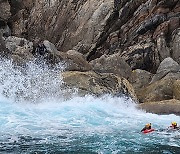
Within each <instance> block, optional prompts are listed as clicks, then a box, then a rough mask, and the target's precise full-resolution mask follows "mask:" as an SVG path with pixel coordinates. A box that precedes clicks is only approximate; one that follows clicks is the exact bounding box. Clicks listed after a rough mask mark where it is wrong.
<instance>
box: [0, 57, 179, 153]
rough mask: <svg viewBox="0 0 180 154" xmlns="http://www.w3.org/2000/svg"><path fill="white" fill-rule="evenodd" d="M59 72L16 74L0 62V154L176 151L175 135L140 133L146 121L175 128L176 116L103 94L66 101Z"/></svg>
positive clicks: (31, 68)
mask: <svg viewBox="0 0 180 154" xmlns="http://www.w3.org/2000/svg"><path fill="white" fill-rule="evenodd" d="M61 70H62V69H61V67H60V68H57V69H53V70H51V69H49V68H48V67H47V66H46V65H44V64H43V65H37V64H35V63H30V64H28V65H27V66H26V69H19V68H18V69H17V68H15V67H14V66H13V64H12V62H11V61H6V60H2V61H1V62H0V94H1V95H0V152H1V149H2V150H4V151H6V152H7V149H9V148H11V151H12V152H14V149H15V150H16V152H17V153H18V152H19V153H20V152H23V153H31V152H34V153H35V152H37V151H41V152H42V151H43V150H44V145H45V146H47V145H49V144H50V145H54V146H55V144H57V145H58V146H57V147H55V148H54V146H53V149H54V151H52V150H51V147H48V148H50V151H49V152H54V153H55V152H63V151H62V150H65V151H66V152H69V151H70V150H74V151H76V150H77V149H81V148H82V151H81V152H82V153H83V152H84V151H83V150H84V149H86V148H87V147H89V148H90V152H97V153H123V152H129V153H131V152H137V153H138V152H142V151H143V152H145V151H148V150H147V149H148V148H149V149H150V150H152V151H153V150H154V152H155V153H156V152H162V153H164V152H169V151H168V150H166V149H167V148H174V149H175V152H176V151H178V149H179V148H180V142H179V140H178V139H179V138H178V136H179V132H173V133H167V132H154V133H152V134H149V135H148V134H147V135H144V134H141V133H140V130H141V129H142V127H144V124H146V123H149V122H151V123H152V127H153V128H155V129H156V130H159V129H165V128H167V127H168V126H169V125H170V123H171V121H176V122H177V123H179V124H180V118H179V116H175V115H156V114H150V113H145V112H143V111H140V110H138V109H137V108H136V104H134V103H133V102H132V100H131V99H127V98H123V97H121V98H120V97H112V96H109V95H106V96H104V97H101V98H95V97H93V96H85V97H78V96H76V97H75V96H74V97H72V99H69V100H66V99H64V90H62V88H61V85H62V83H63V82H62V80H61V77H60V72H61ZM15 102H18V103H15ZM32 102H33V103H32ZM36 144H38V145H41V146H42V147H41V146H40V147H35V145H36ZM22 145H26V146H27V147H26V148H25V149H21V146H22ZM31 145H32V147H31ZM48 148H47V149H46V151H48ZM157 148H158V149H157ZM174 149H173V150H174ZM23 150H25V151H23ZM162 150H164V152H163V151H162ZM76 152H77V153H78V152H79V151H76ZM86 153H88V152H86Z"/></svg>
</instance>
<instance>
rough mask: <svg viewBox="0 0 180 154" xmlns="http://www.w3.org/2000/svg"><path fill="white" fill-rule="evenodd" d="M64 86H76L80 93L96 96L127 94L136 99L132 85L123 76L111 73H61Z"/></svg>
mask: <svg viewBox="0 0 180 154" xmlns="http://www.w3.org/2000/svg"><path fill="white" fill-rule="evenodd" d="M62 77H63V81H64V82H65V85H64V86H65V87H70V88H77V89H78V92H79V94H80V95H86V94H93V95H96V96H100V95H104V94H112V95H115V96H119V95H121V94H124V95H129V96H131V97H132V98H133V99H134V100H136V95H135V93H134V89H133V87H132V85H131V84H130V83H129V82H128V81H127V80H126V79H124V78H120V77H118V76H116V75H114V74H111V73H103V74H101V73H95V72H77V71H68V72H63V73H62Z"/></svg>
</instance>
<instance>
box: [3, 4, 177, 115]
mask: <svg viewBox="0 0 180 154" xmlns="http://www.w3.org/2000/svg"><path fill="white" fill-rule="evenodd" d="M179 36H180V1H179V0H135V1H134V0H99V1H96V0H79V1H75V0H62V1H59V0H0V55H1V56H3V57H8V58H12V59H13V61H14V62H15V63H17V64H18V65H24V64H25V63H26V62H29V61H31V60H34V59H38V58H39V59H40V60H44V61H45V62H47V64H49V65H50V66H54V65H56V64H58V63H63V64H64V66H65V69H64V71H65V73H66V72H69V71H73V72H74V73H73V72H71V75H69V76H76V75H80V77H82V76H88V77H89V76H91V77H92V76H93V79H92V80H93V81H95V78H98V80H102V78H101V77H100V76H98V73H100V74H101V76H103V74H104V80H106V78H107V80H108V81H109V80H111V79H109V76H106V75H105V74H108V73H110V74H113V76H118V78H122V77H124V78H126V79H127V80H128V81H129V82H130V83H131V84H132V85H133V87H134V90H135V93H136V94H137V96H138V99H139V102H141V103H143V102H152V101H163V100H167V99H168V100H169V99H172V98H176V99H179V96H178V95H179V90H178V89H179V82H178V81H179V80H180V70H179V65H180V52H179V48H180V37H179ZM89 71H91V72H93V73H92V74H93V75H92V74H91V75H90V74H89V75H87V74H86V73H87V72H89ZM83 73H84V74H86V75H82V74H83ZM72 74H73V75H72ZM97 76H98V77H97ZM111 77H112V76H111ZM89 78H90V77H89ZM89 78H88V81H87V83H86V84H82V86H80V85H81V80H79V79H78V77H77V78H76V79H77V83H76V82H75V81H74V83H73V84H70V85H73V87H74V86H75V85H77V87H78V88H80V89H81V90H82V89H83V86H84V87H86V88H85V89H86V90H85V91H86V92H87V91H88V92H90V93H96V92H95V89H94V90H92V89H91V88H90V87H92V86H91V85H90V83H89ZM99 78H101V79H99ZM115 78H116V77H115ZM67 79H69V80H72V79H71V78H70V77H68V78H67ZM67 79H66V82H68V80H67ZM72 81H73V80H72ZM123 81H125V80H123ZM82 82H84V81H82ZM93 83H94V82H93ZM88 84H89V85H88ZM111 84H112V85H111ZM128 84H129V83H128ZM88 86H89V87H88ZM113 86H115V87H116V84H114V77H113V82H108V84H104V85H103V86H102V87H103V88H102V87H101V88H99V92H97V93H101V94H102V93H103V92H105V93H106V92H108V93H112V94H115V93H116V92H117V91H118V90H117V89H116V88H115V89H113ZM98 87H100V86H98ZM110 87H111V88H110ZM96 88H97V87H96ZM90 89H91V90H90ZM102 89H106V90H102ZM83 91H84V89H83ZM119 91H123V90H122V89H121V88H119ZM117 93H118V92H117ZM123 93H125V91H123ZM127 93H129V92H127ZM169 103H170V102H169ZM167 113H168V111H167Z"/></svg>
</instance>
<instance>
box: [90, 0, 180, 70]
mask: <svg viewBox="0 0 180 154" xmlns="http://www.w3.org/2000/svg"><path fill="white" fill-rule="evenodd" d="M119 6H120V7H119V8H118V14H119V16H118V18H116V21H113V22H114V25H113V26H110V28H109V29H105V30H104V31H106V32H104V33H102V35H101V37H100V38H99V39H98V42H97V43H96V46H95V48H94V50H93V51H91V52H90V53H89V56H88V59H89V60H92V59H95V58H97V57H99V56H101V55H102V54H104V53H109V54H113V53H116V52H120V53H126V55H127V53H128V52H131V55H128V56H126V58H127V62H128V63H129V65H130V66H132V67H133V69H137V68H139V69H145V70H148V71H151V72H155V70H156V69H157V67H158V65H159V64H160V62H161V61H162V60H163V59H164V58H167V57H169V56H171V54H172V55H173V57H175V58H176V56H175V55H177V54H178V52H177V47H178V45H177V44H179V43H177V41H178V40H179V34H178V32H176V33H174V32H175V31H176V30H177V29H178V28H179V27H180V20H179V17H180V1H179V0H137V1H128V0H124V1H121V2H119ZM116 11H117V10H116ZM106 27H107V25H106ZM173 42H175V43H173ZM137 44H139V45H141V46H142V47H141V48H140V50H138V51H137V49H134V51H132V49H129V47H130V46H135V45H137ZM147 44H149V46H150V48H148V50H147V48H144V46H147ZM122 56H124V54H123V55H122ZM133 57H137V58H136V59H134V58H133ZM138 57H139V58H138ZM149 57H151V58H150V59H149ZM138 59H141V61H139V60H138ZM135 61H137V62H135ZM142 63H143V65H142ZM149 63H151V64H153V65H152V66H149V65H148V64H149Z"/></svg>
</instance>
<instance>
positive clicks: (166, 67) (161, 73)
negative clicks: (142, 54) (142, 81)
mask: <svg viewBox="0 0 180 154" xmlns="http://www.w3.org/2000/svg"><path fill="white" fill-rule="evenodd" d="M177 72H180V65H179V64H178V63H177V62H175V61H174V60H173V59H172V58H170V57H168V58H165V59H164V60H163V61H162V62H161V64H160V65H159V67H158V70H157V72H156V74H155V75H154V76H153V78H152V81H151V83H153V82H156V81H158V80H160V79H162V78H163V77H165V76H166V75H167V74H168V73H177Z"/></svg>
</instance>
